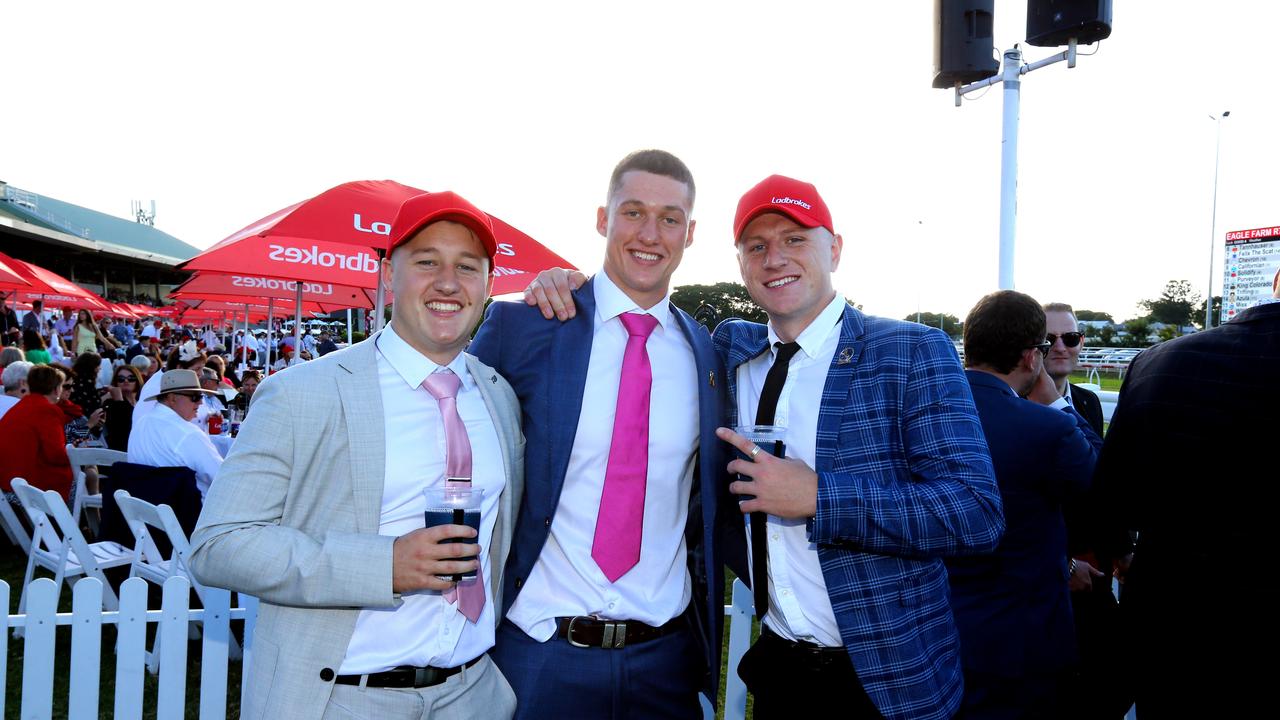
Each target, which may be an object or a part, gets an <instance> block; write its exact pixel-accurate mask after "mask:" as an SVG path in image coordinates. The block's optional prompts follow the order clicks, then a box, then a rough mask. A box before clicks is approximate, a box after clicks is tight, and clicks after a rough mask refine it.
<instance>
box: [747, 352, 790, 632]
mask: <svg viewBox="0 0 1280 720" xmlns="http://www.w3.org/2000/svg"><path fill="white" fill-rule="evenodd" d="M774 347H776V348H777V349H778V355H777V357H775V358H774V359H773V365H770V366H769V374H768V375H766V376H765V378H764V390H762V391H761V392H760V404H759V405H757V406H756V424H757V425H772V424H773V416H774V415H775V414H776V413H777V411H778V397H779V396H780V395H782V386H783V385H785V384H786V382H787V366H788V365H789V364H790V363H791V358H792V357H793V356H795V354H796V353H797V352H799V350H800V343H794V342H789V343H784V342H780V343H774ZM765 450H766V451H768V452H770V453H772V454H774V455H777V454H778V453H777V448H776V447H774V448H765ZM766 519H767V517H766V515H765V513H762V512H753V513H751V592H752V594H753V595H754V596H755V603H756V617H758V618H760V619H762V620H763V619H764V616H765V613H767V612H769V544H768V542H767V541H766V538H767V536H766V533H768V527H767V522H766Z"/></svg>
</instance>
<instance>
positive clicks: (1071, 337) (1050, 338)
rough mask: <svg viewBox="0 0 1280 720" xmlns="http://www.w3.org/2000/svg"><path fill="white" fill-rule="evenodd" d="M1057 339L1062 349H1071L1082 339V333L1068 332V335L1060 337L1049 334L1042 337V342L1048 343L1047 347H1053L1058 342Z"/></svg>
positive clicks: (1064, 334)
mask: <svg viewBox="0 0 1280 720" xmlns="http://www.w3.org/2000/svg"><path fill="white" fill-rule="evenodd" d="M1059 339H1061V340H1062V345H1063V347H1069V348H1073V347H1075V346H1077V345H1079V344H1080V341H1081V340H1082V339H1084V333H1078V332H1069V333H1062V334H1061V335H1054V334H1053V333H1049V334H1048V335H1045V336H1044V340H1045V342H1047V343H1049V347H1053V344H1054V343H1056V342H1058V340H1059Z"/></svg>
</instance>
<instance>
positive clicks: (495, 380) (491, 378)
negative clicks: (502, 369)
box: [489, 375, 498, 385]
mask: <svg viewBox="0 0 1280 720" xmlns="http://www.w3.org/2000/svg"><path fill="white" fill-rule="evenodd" d="M489 382H491V383H493V384H494V385H497V384H498V376H497V375H490V376H489Z"/></svg>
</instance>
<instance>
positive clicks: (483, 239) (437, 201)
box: [387, 191, 498, 265]
mask: <svg viewBox="0 0 1280 720" xmlns="http://www.w3.org/2000/svg"><path fill="white" fill-rule="evenodd" d="M440 220H452V221H453V222H456V223H461V224H462V225H465V226H466V227H467V228H468V229H470V230H471V232H473V233H475V234H476V237H477V238H479V239H480V244H481V245H484V250H485V252H486V253H488V254H489V263H490V264H491V265H492V264H493V256H494V255H495V254H497V252H498V238H497V237H496V236H495V235H494V234H493V221H492V220H490V219H489V216H488V215H487V214H485V213H484V211H482V210H481V209H480V208H478V207H476V206H475V205H472V204H471V203H469V202H467V201H466V199H464V198H463V197H462V196H461V195H459V194H457V193H452V192H448V191H445V192H433V193H423V194H421V195H415V196H413V197H411V198H409V199H408V200H405V201H404V202H403V203H401V205H400V210H399V211H397V212H396V219H395V220H393V221H392V222H391V238H390V245H388V246H387V254H388V255H390V254H391V251H393V250H395V249H396V248H397V247H399V246H400V245H401V244H403V243H405V242H408V241H409V240H410V239H411V238H412V237H413V236H414V235H417V234H418V231H419V230H421V229H422V228H424V227H426V226H427V225H430V224H431V223H433V222H438V221H440Z"/></svg>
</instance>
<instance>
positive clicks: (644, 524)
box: [470, 150, 728, 718]
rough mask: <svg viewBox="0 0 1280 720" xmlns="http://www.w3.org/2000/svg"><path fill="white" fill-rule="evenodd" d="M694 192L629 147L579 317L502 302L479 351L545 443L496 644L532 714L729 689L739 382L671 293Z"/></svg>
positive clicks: (661, 705)
mask: <svg viewBox="0 0 1280 720" xmlns="http://www.w3.org/2000/svg"><path fill="white" fill-rule="evenodd" d="M693 201H694V182H693V177H692V175H691V174H690V173H689V170H688V168H687V167H686V166H685V165H684V163H683V162H681V161H680V160H679V159H678V158H676V157H675V156H673V155H671V154H670V153H666V152H663V151H660V150H644V151H639V152H636V153H632V154H631V155H629V156H627V157H626V158H624V159H623V160H622V162H621V163H619V164H618V166H617V167H616V168H615V170H614V172H613V176H612V178H611V179H610V183H609V192H608V196H607V198H606V204H605V205H604V206H603V207H601V208H599V210H598V212H597V217H596V230H597V231H598V232H599V233H600V234H601V235H602V236H604V237H605V238H606V245H605V259H604V267H603V272H599V273H596V275H595V277H594V278H593V279H592V280H591V281H590V282H588V283H587V284H586V285H584V286H583V287H581V288H580V289H579V290H577V291H575V292H574V293H573V296H572V297H573V304H574V313H573V317H572V319H568V320H567V321H566V322H561V321H560V320H557V319H549V318H543V317H542V316H541V315H540V314H539V313H538V311H537V310H536V309H535V308H530V307H527V306H525V305H524V304H515V303H506V302H499V303H494V304H493V305H492V306H491V307H490V309H489V311H488V315H487V317H486V319H485V322H484V324H483V325H481V327H480V331H479V333H478V334H477V335H476V338H475V340H474V342H473V343H472V345H471V347H470V352H471V353H473V354H474V355H476V356H477V357H478V358H480V359H481V360H482V362H485V363H488V364H490V365H492V366H493V367H494V368H496V369H497V370H498V371H499V372H500V373H502V375H503V376H504V377H505V378H506V379H507V380H508V381H509V382H510V383H511V385H512V387H513V388H514V389H515V391H516V394H517V396H519V399H520V405H521V408H522V412H523V427H524V433H525V438H526V442H527V445H526V451H525V473H526V481H525V482H526V484H525V495H524V501H523V503H522V505H521V507H520V510H519V513H518V520H517V523H516V530H515V533H516V534H515V538H514V540H513V542H512V549H511V554H510V557H509V559H508V563H507V569H506V574H505V589H504V593H503V598H504V602H505V604H506V607H505V608H503V610H504V612H505V616H506V620H505V622H503V624H502V626H501V627H500V628H499V630H498V638H497V644H496V647H495V650H494V652H493V659H494V661H495V662H497V663H498V666H499V667H500V668H501V669H502V672H503V674H504V675H505V676H506V677H507V680H508V681H509V682H510V683H511V685H512V687H513V689H514V690H515V692H516V696H517V699H518V707H517V714H516V717H517V718H564V717H573V718H612V717H635V718H651V717H670V718H697V717H700V716H701V714H702V711H701V707H700V704H699V700H698V693H699V691H701V692H704V693H706V694H707V696H708V698H710V699H711V700H712V702H714V700H715V698H716V697H717V684H718V682H719V675H720V642H721V629H722V627H723V618H724V611H723V585H724V580H723V570H722V559H721V556H720V551H719V547H718V541H717V540H716V532H717V522H716V521H717V516H716V513H717V508H718V507H719V506H720V503H721V498H720V495H722V494H724V493H726V491H727V482H728V481H727V478H726V477H725V465H726V464H727V459H726V458H725V457H724V452H725V449H724V446H723V444H722V443H720V442H719V441H718V440H717V439H716V437H715V435H714V429H715V427H716V426H717V425H718V424H720V422H721V417H722V414H723V411H724V376H723V371H722V369H721V364H720V362H719V360H718V359H717V357H716V354H715V351H714V350H713V349H712V346H711V338H710V336H709V335H708V334H707V332H706V330H705V329H704V328H702V326H700V325H698V324H697V323H696V322H694V321H693V320H692V318H690V317H689V316H688V315H687V314H685V313H684V312H682V311H681V310H680V309H678V308H677V307H675V306H674V305H672V304H671V296H670V280H671V274H672V272H674V271H675V269H676V267H677V266H679V264H680V259H681V257H682V255H683V252H684V249H685V248H686V247H688V246H689V245H690V244H691V243H692V242H693V231H694V220H693V218H692V212H693ZM561 310H562V311H563V305H561ZM566 317H567V315H566V314H565V313H563V312H562V313H561V318H562V319H564V318H566Z"/></svg>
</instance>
